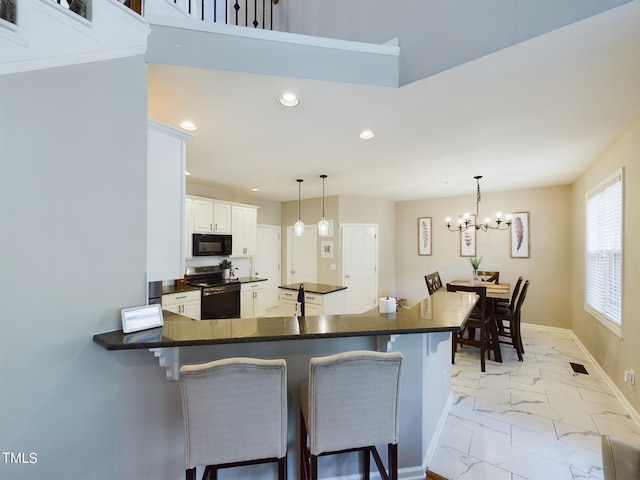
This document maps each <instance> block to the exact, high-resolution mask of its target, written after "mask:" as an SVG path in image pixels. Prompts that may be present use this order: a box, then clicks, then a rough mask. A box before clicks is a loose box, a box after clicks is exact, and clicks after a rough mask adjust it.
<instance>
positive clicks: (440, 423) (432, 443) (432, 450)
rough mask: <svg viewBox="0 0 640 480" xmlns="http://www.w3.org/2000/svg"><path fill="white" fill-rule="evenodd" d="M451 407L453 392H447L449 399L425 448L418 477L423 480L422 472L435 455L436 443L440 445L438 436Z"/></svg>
mask: <svg viewBox="0 0 640 480" xmlns="http://www.w3.org/2000/svg"><path fill="white" fill-rule="evenodd" d="M451 405H453V391H452V390H449V398H447V402H446V404H445V406H444V408H443V409H442V413H441V414H440V418H439V419H438V425H436V430H435V432H433V437H431V441H430V442H429V446H428V447H427V452H426V453H425V455H424V458H423V459H422V472H423V476H422V477H420V478H422V479H424V472H426V471H427V468H428V467H429V464H430V463H431V459H432V458H433V456H434V455H435V453H436V448H438V443H440V435H442V431H443V430H444V425H445V423H447V417H448V416H449V411H450V410H451Z"/></svg>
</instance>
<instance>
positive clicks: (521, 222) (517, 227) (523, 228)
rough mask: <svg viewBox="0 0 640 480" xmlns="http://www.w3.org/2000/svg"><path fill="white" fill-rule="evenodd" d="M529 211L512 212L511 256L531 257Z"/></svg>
mask: <svg viewBox="0 0 640 480" xmlns="http://www.w3.org/2000/svg"><path fill="white" fill-rule="evenodd" d="M529 238H530V235H529V212H518V213H512V214H511V258H529Z"/></svg>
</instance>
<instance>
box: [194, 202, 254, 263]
mask: <svg viewBox="0 0 640 480" xmlns="http://www.w3.org/2000/svg"><path fill="white" fill-rule="evenodd" d="M186 202H187V203H186V204H185V208H186V215H185V217H186V219H187V221H186V222H185V229H184V236H185V242H187V243H188V245H186V247H185V250H184V252H185V257H186V258H191V257H192V250H193V234H194V233H220V234H223V233H224V234H229V233H230V234H231V235H232V236H233V247H232V253H231V255H232V256H234V257H241V256H251V255H255V254H256V244H257V238H256V237H257V235H258V207H254V206H252V205H243V204H237V203H230V202H224V201H222V200H214V199H212V198H205V197H194V196H187V197H186Z"/></svg>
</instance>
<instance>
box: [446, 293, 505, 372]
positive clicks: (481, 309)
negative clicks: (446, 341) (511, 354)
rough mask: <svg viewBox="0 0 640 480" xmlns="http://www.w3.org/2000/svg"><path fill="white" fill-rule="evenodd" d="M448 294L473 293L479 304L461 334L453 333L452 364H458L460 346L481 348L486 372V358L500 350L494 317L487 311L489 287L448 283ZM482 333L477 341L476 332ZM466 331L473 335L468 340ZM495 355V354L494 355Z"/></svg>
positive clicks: (481, 361)
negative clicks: (494, 326)
mask: <svg viewBox="0 0 640 480" xmlns="http://www.w3.org/2000/svg"><path fill="white" fill-rule="evenodd" d="M447 291H448V292H473V293H475V294H476V295H478V297H480V298H479V299H478V303H476V306H475V307H474V309H473V311H472V312H471V315H469V319H468V320H467V323H466V324H465V328H464V329H463V330H462V331H460V332H452V333H451V363H452V364H453V363H455V362H456V351H457V349H458V345H471V346H474V347H479V348H480V370H482V371H483V372H484V371H485V368H486V367H485V356H488V354H489V352H490V351H491V349H492V348H500V347H499V344H498V343H497V341H496V340H497V339H495V338H492V332H491V324H492V322H493V317H492V316H491V313H490V312H489V311H488V309H487V287H483V286H473V287H471V286H466V285H452V284H450V283H447ZM476 329H477V330H479V331H480V336H479V338H478V339H476V335H475V330H476ZM465 330H471V331H472V332H474V333H472V334H471V335H469V336H468V337H467V338H465V337H464V333H465ZM494 354H495V353H494Z"/></svg>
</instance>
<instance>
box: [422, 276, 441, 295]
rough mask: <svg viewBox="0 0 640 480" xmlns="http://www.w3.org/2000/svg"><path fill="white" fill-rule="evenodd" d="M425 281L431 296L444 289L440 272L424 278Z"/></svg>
mask: <svg viewBox="0 0 640 480" xmlns="http://www.w3.org/2000/svg"><path fill="white" fill-rule="evenodd" d="M424 281H425V282H426V283H427V291H428V292H429V295H433V294H434V293H435V291H436V290H438V289H439V288H442V280H441V279H440V274H439V273H438V272H433V273H430V274H429V275H425V276H424Z"/></svg>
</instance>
